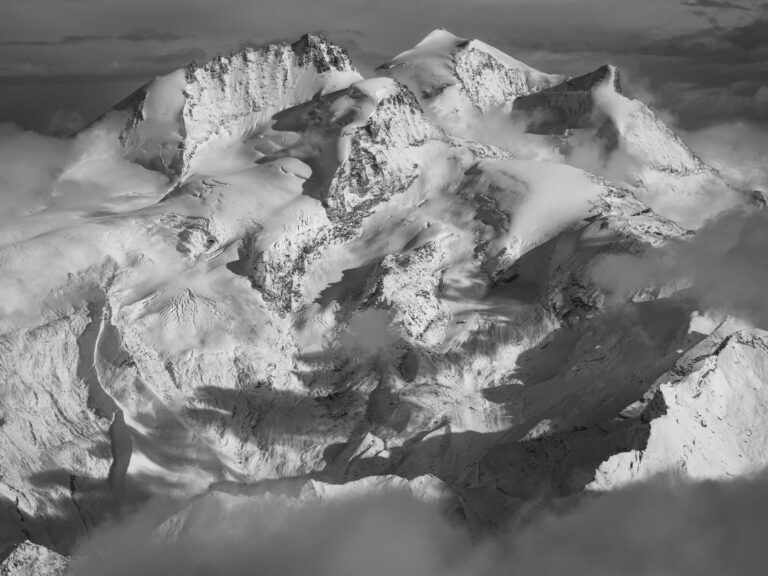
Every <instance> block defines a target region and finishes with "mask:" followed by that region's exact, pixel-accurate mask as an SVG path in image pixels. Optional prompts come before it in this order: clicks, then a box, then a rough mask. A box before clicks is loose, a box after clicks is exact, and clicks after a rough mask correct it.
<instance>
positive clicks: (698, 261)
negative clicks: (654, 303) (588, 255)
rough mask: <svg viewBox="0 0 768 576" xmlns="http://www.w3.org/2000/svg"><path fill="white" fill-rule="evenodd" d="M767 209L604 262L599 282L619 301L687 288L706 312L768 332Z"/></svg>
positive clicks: (736, 214) (731, 215)
mask: <svg viewBox="0 0 768 576" xmlns="http://www.w3.org/2000/svg"><path fill="white" fill-rule="evenodd" d="M766 246H768V210H766V209H762V210H761V209H754V210H749V209H738V210H733V211H729V212H726V213H724V214H721V215H719V216H718V217H716V218H714V219H712V220H710V221H709V222H707V223H706V224H705V225H704V226H703V227H702V228H701V229H700V230H699V231H698V232H697V233H696V236H695V237H693V238H692V239H691V240H689V241H688V240H686V241H676V242H672V243H670V244H668V245H666V246H664V247H661V248H658V249H655V250H651V251H649V252H646V253H645V254H642V255H631V254H620V255H608V256H606V257H604V258H603V259H602V260H601V261H600V262H599V263H598V264H597V266H596V267H595V269H594V278H595V280H596V281H597V283H598V284H599V285H600V286H601V287H602V288H603V289H605V290H607V291H608V292H609V293H610V294H611V295H612V297H613V298H615V299H616V300H617V301H624V300H625V299H626V297H628V296H630V295H631V294H632V293H634V292H636V291H639V290H642V289H643V288H645V287H646V286H648V285H665V284H666V285H674V284H676V283H677V284H679V285H688V286H690V293H691V294H692V295H694V296H695V297H696V298H698V300H699V302H700V303H701V306H702V308H703V309H707V308H714V309H720V310H723V311H725V312H727V313H729V314H732V315H734V316H738V317H740V318H742V319H744V320H747V321H748V322H750V323H751V324H752V325H754V326H755V327H758V328H763V329H768V298H766V294H768V259H766V257H765V247H766Z"/></svg>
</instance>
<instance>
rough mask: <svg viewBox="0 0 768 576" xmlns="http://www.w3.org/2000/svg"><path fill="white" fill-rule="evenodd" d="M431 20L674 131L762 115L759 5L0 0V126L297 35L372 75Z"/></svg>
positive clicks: (762, 9) (59, 121)
mask: <svg viewBox="0 0 768 576" xmlns="http://www.w3.org/2000/svg"><path fill="white" fill-rule="evenodd" d="M439 27H443V28H447V29H448V30H450V31H451V32H453V33H454V34H457V35H459V36H463V37H471V38H479V39H481V40H484V41H486V42H488V43H490V44H492V45H494V46H496V47H497V48H500V49H502V50H504V51H506V52H508V53H509V54H511V55H513V56H515V57H517V58H518V59H520V60H523V61H525V62H527V63H528V64H530V65H532V66H535V67H537V68H540V69H542V70H544V71H547V72H558V73H566V74H571V75H578V74H580V73H584V72H588V71H590V70H591V69H594V68H596V67H598V66H599V65H601V64H603V63H606V62H610V63H614V64H617V65H619V66H620V67H621V69H622V71H623V79H624V82H625V86H626V89H627V91H628V92H629V93H630V95H633V96H636V97H639V98H641V99H643V100H645V101H646V102H648V103H649V104H651V105H653V106H655V107H657V108H658V109H660V110H662V111H663V112H664V113H666V114H668V115H669V117H670V118H672V119H673V120H674V121H675V122H676V124H677V126H678V127H680V128H681V129H703V128H706V127H707V126H710V125H715V124H719V123H723V122H728V121H735V120H743V121H746V122H749V123H763V122H768V1H758V0H643V1H642V2H640V1H638V0H407V1H403V0H389V1H382V0H322V1H319V0H216V1H211V0H163V1H158V0H0V86H2V88H1V89H0V122H15V123H16V124H19V125H20V126H22V127H24V128H32V129H35V130H37V131H42V132H46V133H54V134H62V133H66V132H67V131H68V130H72V129H74V128H77V127H78V125H80V124H82V123H83V122H84V121H87V120H89V119H91V118H93V117H95V116H97V115H99V114H100V113H102V112H104V111H105V110H106V109H108V108H109V107H111V106H112V105H113V104H114V103H116V102H118V101H119V100H121V99H122V98H124V97H125V96H126V95H127V94H129V93H131V92H132V91H133V90H135V89H136V88H137V87H139V86H140V85H142V84H143V83H145V82H146V81H148V80H150V79H151V78H153V77H154V76H156V75H158V74H161V73H164V72H167V71H170V70H173V69H175V68H178V67H180V66H184V65H186V64H188V63H189V62H190V61H192V60H196V61H205V60H206V59H209V58H211V57H213V56H215V55H216V54H220V53H225V52H228V51H231V50H233V49H236V48H238V47H239V46H242V45H247V44H252V45H257V44H262V43H266V42H270V41H274V40H294V39H296V38H298V37H299V36H300V35H301V34H303V33H305V32H324V33H325V34H326V35H327V36H328V37H329V38H330V39H332V40H334V41H336V42H337V43H339V44H341V45H343V46H345V47H346V48H347V49H348V50H349V51H350V53H351V55H352V57H353V59H354V61H355V63H356V65H357V66H358V67H359V68H360V69H361V70H362V71H363V72H364V73H371V72H372V70H373V68H374V67H375V66H377V65H378V64H380V63H382V62H384V61H386V60H388V59H389V58H391V57H392V56H394V55H395V54H397V53H399V52H401V51H403V50H405V49H407V48H409V47H411V46H413V45H414V44H416V43H417V42H418V41H419V40H420V39H421V38H422V37H423V36H425V35H426V34H427V33H428V32H429V31H431V30H433V29H434V28H439Z"/></svg>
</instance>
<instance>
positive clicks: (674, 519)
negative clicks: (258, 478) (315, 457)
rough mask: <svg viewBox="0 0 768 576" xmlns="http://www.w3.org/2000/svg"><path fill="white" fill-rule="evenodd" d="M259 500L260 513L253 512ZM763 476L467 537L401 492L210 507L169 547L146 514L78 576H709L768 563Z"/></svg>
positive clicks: (649, 490)
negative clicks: (334, 499) (312, 501)
mask: <svg viewBox="0 0 768 576" xmlns="http://www.w3.org/2000/svg"><path fill="white" fill-rule="evenodd" d="M256 502H258V503H256ZM766 506H768V482H766V480H765V478H756V479H751V480H739V481H732V482H702V483H687V482H684V481H682V480H680V479H673V478H657V479H654V480H653V481H651V482H648V483H645V484H639V485H635V486H632V487H630V488H627V489H623V490H620V491H616V492H612V493H607V494H603V495H587V496H584V497H582V498H580V499H578V500H575V501H571V502H564V503H561V504H560V506H559V508H560V509H559V511H556V510H555V509H553V508H549V509H547V508H544V507H541V506H539V507H535V508H532V509H529V510H528V512H527V514H525V515H523V516H524V517H521V518H518V520H517V522H516V523H515V524H514V525H512V526H511V527H510V528H508V529H505V530H502V532H501V534H497V535H495V536H490V537H486V538H483V539H480V540H473V539H472V538H471V537H470V536H469V535H468V534H467V533H466V531H465V530H464V529H463V528H461V527H460V526H458V525H457V524H455V523H454V522H452V521H451V520H449V519H447V518H446V517H445V516H443V515H442V514H441V513H440V512H439V510H438V509H437V508H435V507H434V506H432V505H428V504H425V503H422V502H419V501H416V500H414V499H412V498H408V497H406V496H404V495H399V494H390V495H386V496H375V497H370V496H369V497H368V498H357V499H350V500H346V501H341V502H335V503H332V504H330V503H329V504H325V505H318V504H297V503H296V502H290V501H288V500H287V499H285V498H280V497H269V496H267V497H265V498H262V499H261V500H258V501H255V500H254V501H250V502H248V501H243V500H242V499H241V498H236V497H235V498H228V497H223V498H216V499H212V498H210V497H209V498H208V501H206V502H204V505H203V506H197V508H196V511H195V514H194V515H193V517H191V518H188V519H187V523H186V524H185V525H184V527H183V530H181V531H180V532H177V533H176V535H175V536H174V537H172V538H170V539H167V538H166V539H162V538H158V537H157V534H156V533H155V534H153V531H152V528H153V525H154V524H153V522H152V521H151V519H155V518H156V514H155V512H154V511H152V510H148V511H145V512H143V513H140V514H138V515H136V516H134V517H133V518H132V519H130V520H128V521H125V522H122V523H118V524H116V525H113V526H111V527H103V528H102V529H101V530H99V531H97V532H96V533H95V536H94V537H93V538H92V539H91V540H90V541H89V542H85V543H84V544H83V546H82V547H81V548H80V549H79V550H78V551H77V556H78V557H80V558H81V559H80V560H79V561H77V562H76V563H75V566H74V568H73V570H72V574H73V576H101V575H103V574H112V575H113V576H136V575H138V574H141V575H142V576H154V575H158V576H159V575H164V576H166V575H167V576H175V575H184V576H198V575H199V576H202V575H208V574H214V573H215V574H221V575H222V576H240V575H246V574H254V573H258V574H263V575H265V576H266V575H283V574H312V575H313V576H353V575H359V574H366V575H367V576H395V575H398V576H399V575H403V574H407V575H409V576H432V575H434V576H437V575H441V576H442V575H445V576H481V575H482V576H484V575H491V574H509V573H513V574H517V575H519V576H561V575H562V574H565V573H567V574H569V575H571V576H609V575H610V576H614V575H616V574H627V573H631V574H635V575H638V576H658V575H659V574H675V575H678V576H687V575H691V576H693V575H696V576H710V575H711V576H715V575H718V576H719V575H721V574H739V575H741V576H750V575H752V574H755V575H757V574H762V573H763V571H764V568H765V565H766V563H768V548H766V547H765V543H764V533H765V530H764V520H763V518H762V516H761V515H760V514H755V510H762V509H764V508H765V507H766Z"/></svg>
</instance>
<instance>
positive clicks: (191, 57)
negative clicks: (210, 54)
mask: <svg viewBox="0 0 768 576" xmlns="http://www.w3.org/2000/svg"><path fill="white" fill-rule="evenodd" d="M205 60H206V54H205V50H201V49H200V48H181V49H179V50H174V51H173V52H166V53H164V54H142V55H141V56H134V57H133V58H132V59H131V65H133V66H138V67H145V68H146V67H149V68H153V69H163V70H165V72H170V71H171V70H173V69H174V68H176V67H179V66H186V65H187V64H189V63H190V62H192V61H195V62H204V61H205Z"/></svg>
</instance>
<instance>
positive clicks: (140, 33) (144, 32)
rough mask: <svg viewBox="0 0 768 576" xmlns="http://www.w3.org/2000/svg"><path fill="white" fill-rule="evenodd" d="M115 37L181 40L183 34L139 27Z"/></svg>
mask: <svg viewBox="0 0 768 576" xmlns="http://www.w3.org/2000/svg"><path fill="white" fill-rule="evenodd" d="M116 38H117V39H118V40H125V41H127V42H174V41H176V40H182V39H183V36H180V35H178V34H175V33H173V32H168V31H160V30H153V29H152V28H141V29H138V30H133V31H132V32H128V33H127V34H121V35H119V36H116Z"/></svg>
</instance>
